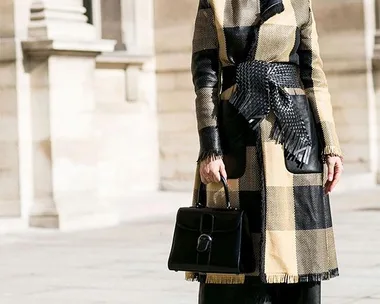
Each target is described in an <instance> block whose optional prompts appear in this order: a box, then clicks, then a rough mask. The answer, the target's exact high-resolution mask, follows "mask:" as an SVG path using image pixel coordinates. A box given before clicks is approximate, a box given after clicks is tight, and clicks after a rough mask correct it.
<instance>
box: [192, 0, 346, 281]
mask: <svg viewBox="0 0 380 304" xmlns="http://www.w3.org/2000/svg"><path fill="white" fill-rule="evenodd" d="M310 2H311V0H283V1H281V0H261V1H260V0H200V1H199V9H198V13H197V17H196V22H195V31H194V39H193V56H192V73H193V80H194V86H195V91H196V95H197V98H196V113H197V121H198V131H199V139H200V154H199V161H200V160H203V159H205V158H207V157H209V156H220V157H223V158H224V160H225V163H226V168H227V174H228V175H229V179H228V183H229V187H230V191H231V200H232V204H233V205H234V206H237V207H240V208H243V209H245V210H246V211H247V213H248V215H249V218H250V221H251V231H252V238H253V241H254V244H255V248H256V249H257V250H256V254H255V256H254V257H253V259H255V262H256V264H257V265H258V267H257V269H256V272H255V273H253V274H249V275H255V276H257V275H259V276H260V277H261V278H262V281H264V282H267V283H297V282H306V281H321V280H326V279H329V278H332V277H334V276H337V275H338V267H337V259H336V252H335V244H334V235H333V229H332V220H331V212H330V203H329V197H328V196H327V195H325V194H324V191H323V185H324V182H325V175H326V174H324V172H323V171H324V169H325V167H324V166H323V164H322V159H323V155H331V154H334V155H338V156H341V155H342V152H341V149H340V146H339V141H338V137H337V134H336V130H335V124H334V119H333V113H332V106H331V101H330V94H329V91H328V87H327V83H326V78H325V74H324V72H323V69H322V61H321V58H320V53H319V46H318V36H317V31H316V24H315V22H314V16H313V11H312V8H311V3H310ZM273 8H277V9H275V10H274V11H273V12H272V13H271V9H273ZM279 8H280V9H279ZM248 52H253V53H252V54H251V55H252V57H253V58H254V59H255V60H260V61H266V62H287V63H289V62H290V63H294V64H296V65H298V66H299V71H300V77H299V86H298V87H293V88H284V90H286V92H287V93H288V94H289V95H290V96H291V98H292V101H293V102H294V103H296V104H297V107H298V108H299V109H300V111H301V112H302V117H303V118H304V119H305V120H306V121H307V123H308V130H309V132H310V134H311V137H312V139H313V156H312V158H311V159H312V160H311V166H306V167H303V168H299V167H297V166H295V165H294V164H292V161H289V160H288V159H287V158H286V157H285V156H284V148H283V146H282V145H281V144H278V143H276V142H275V141H274V140H272V139H271V138H270V132H271V129H272V128H273V123H274V120H275V117H274V115H273V113H271V114H270V115H268V116H267V117H266V118H265V120H264V121H263V122H262V123H261V125H260V128H259V129H258V131H256V132H253V131H250V130H247V129H245V128H244V123H243V122H241V121H239V120H238V118H237V116H238V115H236V113H235V114H234V112H233V110H231V109H230V110H228V111H225V110H223V109H225V108H228V106H227V105H228V101H229V99H230V97H231V95H232V94H233V92H234V91H235V89H236V85H235V83H234V77H233V75H232V74H231V72H230V71H231V67H232V71H233V67H234V66H236V64H237V63H239V62H241V61H243V60H244V58H246V56H247V55H248ZM231 113H232V114H231ZM239 128H240V129H239ZM236 134H238V135H239V134H240V135H243V140H242V138H241V137H242V136H237V137H236ZM234 136H235V137H236V138H240V139H239V140H237V141H236V142H234V141H233V140H232V141H231V137H234ZM199 185H200V176H199V171H198V168H197V172H196V179H195V187H194V194H195V195H194V202H195V198H196V197H197V194H198V189H199ZM206 194H207V204H208V206H210V207H223V202H224V192H223V189H222V185H219V184H209V185H208V186H207V193H206ZM196 277H197V274H192V273H187V279H194V278H196ZM244 278H245V276H244V275H236V276H231V275H220V274H219V275H217V274H207V280H206V282H209V283H242V282H244Z"/></svg>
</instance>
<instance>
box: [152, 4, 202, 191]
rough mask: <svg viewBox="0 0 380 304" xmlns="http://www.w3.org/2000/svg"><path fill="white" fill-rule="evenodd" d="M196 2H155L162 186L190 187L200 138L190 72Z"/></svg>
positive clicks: (169, 187) (174, 187) (173, 187)
mask: <svg viewBox="0 0 380 304" xmlns="http://www.w3.org/2000/svg"><path fill="white" fill-rule="evenodd" d="M197 5H198V3H197V1H192V0H182V1H174V2H173V1H167V0H156V1H155V7H156V8H155V10H156V11H155V35H156V60H157V89H158V91H157V102H158V119H159V142H160V174H161V188H162V189H165V190H184V189H186V190H188V189H190V188H191V185H192V181H193V179H194V169H195V165H196V158H197V153H198V138H197V136H196V134H197V128H196V121H195V112H194V98H195V95H194V92H193V86H192V82H191V75H190V71H189V67H190V61H191V39H192V32H193V24H194V19H195V14H196V11H197Z"/></svg>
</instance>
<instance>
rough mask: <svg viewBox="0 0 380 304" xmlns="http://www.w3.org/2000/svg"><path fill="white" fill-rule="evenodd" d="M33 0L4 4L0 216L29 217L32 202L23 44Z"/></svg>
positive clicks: (0, 24)
mask: <svg viewBox="0 0 380 304" xmlns="http://www.w3.org/2000/svg"><path fill="white" fill-rule="evenodd" d="M29 5H30V2H29V0H25V1H24V0H4V1H0V114H1V119H0V155H1V160H0V185H1V187H0V217H19V216H21V215H26V214H27V210H28V203H29V202H30V200H31V191H30V190H31V188H30V187H29V186H28V185H30V184H31V182H30V180H31V171H30V167H29V163H30V162H29V160H30V158H28V157H29V156H30V153H28V151H30V145H29V143H28V139H29V138H30V133H29V132H30V124H29V123H30V120H29V115H28V113H29V112H28V100H29V76H28V74H27V73H26V72H25V69H24V66H23V58H22V49H21V44H20V41H21V39H24V38H25V37H26V36H27V25H28V15H29Z"/></svg>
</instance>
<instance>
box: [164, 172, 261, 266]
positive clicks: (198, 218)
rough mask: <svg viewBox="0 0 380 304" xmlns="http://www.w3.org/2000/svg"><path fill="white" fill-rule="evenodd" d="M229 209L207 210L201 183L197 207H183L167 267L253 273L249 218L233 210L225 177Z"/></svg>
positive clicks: (180, 211)
mask: <svg viewBox="0 0 380 304" xmlns="http://www.w3.org/2000/svg"><path fill="white" fill-rule="evenodd" d="M222 182H223V186H224V190H225V197H226V206H227V208H226V209H214V208H207V207H206V203H205V199H204V197H203V199H202V196H204V195H202V194H205V192H206V191H205V185H204V184H202V183H201V187H200V189H199V194H198V200H197V204H196V206H195V207H186V208H180V209H179V210H178V213H177V219H176V223H175V229H174V235H173V242H172V248H171V252H170V256H169V260H168V267H169V269H170V270H174V271H189V272H195V273H226V274H243V273H251V272H253V271H254V268H255V267H254V266H255V265H254V255H253V242H252V238H251V234H250V229H249V224H248V218H247V215H246V214H245V212H244V211H243V210H238V209H234V208H232V207H231V203H230V196H229V191H228V186H227V182H226V180H225V179H224V178H222Z"/></svg>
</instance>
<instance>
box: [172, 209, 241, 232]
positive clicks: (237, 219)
mask: <svg viewBox="0 0 380 304" xmlns="http://www.w3.org/2000/svg"><path fill="white" fill-rule="evenodd" d="M244 216H245V215H244V212H243V211H242V210H228V209H211V208H194V207H190V208H181V209H179V210H178V213H177V222H176V225H177V226H178V227H179V228H181V229H185V230H189V231H199V232H201V223H202V218H203V219H205V218H207V219H208V221H211V219H212V224H213V231H212V232H213V233H218V232H229V231H234V230H237V229H238V228H239V226H241V223H242V221H243V218H244Z"/></svg>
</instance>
